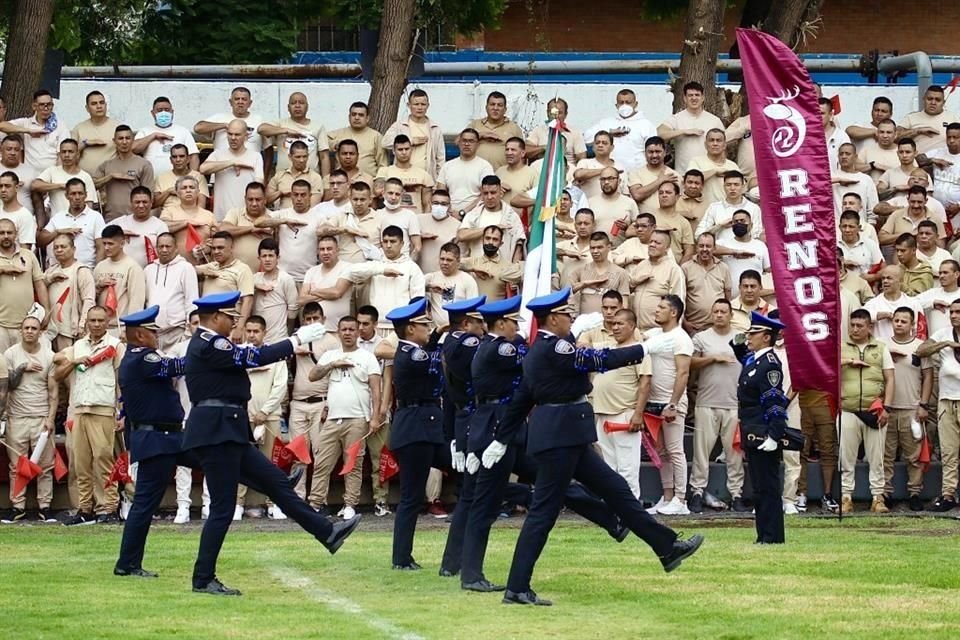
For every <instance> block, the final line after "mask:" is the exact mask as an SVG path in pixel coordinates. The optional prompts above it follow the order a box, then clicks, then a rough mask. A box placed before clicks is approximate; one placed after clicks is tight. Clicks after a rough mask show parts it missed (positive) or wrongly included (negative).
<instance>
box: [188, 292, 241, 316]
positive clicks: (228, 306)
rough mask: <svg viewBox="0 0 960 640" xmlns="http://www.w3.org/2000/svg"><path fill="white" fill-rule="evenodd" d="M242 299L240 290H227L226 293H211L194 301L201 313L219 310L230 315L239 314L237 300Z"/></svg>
mask: <svg viewBox="0 0 960 640" xmlns="http://www.w3.org/2000/svg"><path fill="white" fill-rule="evenodd" d="M239 299H240V292H239V291H227V292H226V293H211V294H209V295H206V296H203V297H202V298H198V299H196V300H194V301H193V304H195V305H197V312H199V313H214V312H216V311H219V312H220V313H225V314H227V315H228V316H236V315H239V314H238V313H237V300H239Z"/></svg>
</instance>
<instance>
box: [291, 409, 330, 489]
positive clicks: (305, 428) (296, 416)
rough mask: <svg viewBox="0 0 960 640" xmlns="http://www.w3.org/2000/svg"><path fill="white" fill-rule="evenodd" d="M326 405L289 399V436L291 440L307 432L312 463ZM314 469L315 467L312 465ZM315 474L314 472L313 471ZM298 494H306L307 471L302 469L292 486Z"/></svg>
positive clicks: (299, 463) (295, 464) (298, 463)
mask: <svg viewBox="0 0 960 640" xmlns="http://www.w3.org/2000/svg"><path fill="white" fill-rule="evenodd" d="M326 407H327V403H326V402H304V401H303V400H291V401H290V421H289V429H290V431H289V438H290V439H291V440H293V439H294V438H296V437H297V436H299V435H301V434H304V433H305V434H307V440H309V441H310V452H311V454H312V455H313V460H314V463H316V460H317V443H318V442H319V441H320V425H321V423H322V422H323V419H322V417H323V410H324V409H325V408H326ZM298 465H300V466H303V463H301V462H294V463H293V466H294V468H296V467H297V466H298ZM314 469H316V467H315V465H314ZM314 475H316V473H314ZM293 490H294V491H295V492H296V494H297V495H298V496H300V497H301V498H305V497H306V495H307V473H306V470H304V473H303V477H301V478H300V480H299V481H298V482H297V486H296V487H294V488H293Z"/></svg>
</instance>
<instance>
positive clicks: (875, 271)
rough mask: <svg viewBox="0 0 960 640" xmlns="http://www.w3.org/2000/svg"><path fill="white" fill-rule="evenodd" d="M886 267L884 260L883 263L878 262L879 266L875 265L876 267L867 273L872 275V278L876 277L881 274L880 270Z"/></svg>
mask: <svg viewBox="0 0 960 640" xmlns="http://www.w3.org/2000/svg"><path fill="white" fill-rule="evenodd" d="M884 266H886V265H885V264H884V262H883V260H881V261H880V262H878V263H877V264H875V265H873V266H872V267H870V269H869V270H868V271H867V273H868V274H870V275H871V276H873V275H876V274H878V273H880V270H881V269H883V267H884Z"/></svg>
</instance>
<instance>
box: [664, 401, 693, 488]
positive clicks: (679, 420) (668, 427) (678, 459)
mask: <svg viewBox="0 0 960 640" xmlns="http://www.w3.org/2000/svg"><path fill="white" fill-rule="evenodd" d="M686 417H687V416H686V415H685V414H683V413H680V412H679V411H678V412H677V417H676V418H674V419H673V422H666V421H664V422H663V425H662V426H661V428H660V442H658V443H657V452H658V453H659V454H660V460H661V461H662V462H663V465H662V466H661V467H660V486H662V487H663V488H664V489H673V494H674V495H675V496H676V497H678V498H680V499H681V500H683V499H684V498H685V497H686V494H687V456H686V454H685V453H684V451H683V422H684V420H685V419H686Z"/></svg>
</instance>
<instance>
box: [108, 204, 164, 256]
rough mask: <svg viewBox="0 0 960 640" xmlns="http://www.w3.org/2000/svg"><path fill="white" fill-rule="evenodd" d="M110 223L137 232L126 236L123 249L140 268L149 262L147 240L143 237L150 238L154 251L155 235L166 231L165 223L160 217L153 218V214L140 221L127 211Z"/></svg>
mask: <svg viewBox="0 0 960 640" xmlns="http://www.w3.org/2000/svg"><path fill="white" fill-rule="evenodd" d="M111 224H116V225H120V228H121V229H123V230H124V231H129V232H131V233H135V234H137V235H135V236H132V235H128V236H127V237H126V244H125V246H124V248H123V251H124V253H126V254H127V255H128V256H130V257H131V258H133V260H134V262H136V263H137V264H139V265H140V267H141V268H144V267H146V266H147V265H148V264H149V262H148V261H147V242H146V240H144V238H148V239H149V240H150V244H151V245H152V246H153V250H154V252H156V250H157V236H158V235H160V234H161V233H166V232H167V224H166V223H165V222H163V221H161V220H160V218H154V217H153V216H150V217H149V218H147V219H146V220H144V221H142V222H141V221H140V220H137V219H136V218H134V217H133V214H132V213H129V214H127V215H125V216H121V217H119V218H117V219H116V220H114V221H113V222H112V223H111Z"/></svg>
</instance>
